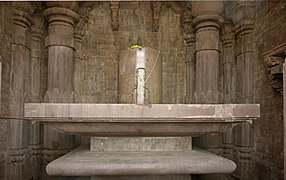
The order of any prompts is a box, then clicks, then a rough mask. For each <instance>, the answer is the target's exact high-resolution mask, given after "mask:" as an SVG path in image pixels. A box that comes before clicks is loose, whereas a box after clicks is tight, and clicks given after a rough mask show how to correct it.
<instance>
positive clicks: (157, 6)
mask: <svg viewBox="0 0 286 180" xmlns="http://www.w3.org/2000/svg"><path fill="white" fill-rule="evenodd" d="M162 5H163V3H162V2H152V3H151V8H152V17H153V25H152V31H153V32H158V30H159V19H160V12H161V8H162Z"/></svg>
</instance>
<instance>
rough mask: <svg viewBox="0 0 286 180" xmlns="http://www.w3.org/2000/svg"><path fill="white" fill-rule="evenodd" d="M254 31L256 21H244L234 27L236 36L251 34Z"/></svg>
mask: <svg viewBox="0 0 286 180" xmlns="http://www.w3.org/2000/svg"><path fill="white" fill-rule="evenodd" d="M253 29H254V20H249V19H242V20H240V21H239V22H237V23H236V24H235V26H234V32H235V36H236V37H239V36H241V35H246V34H251V33H252V31H253Z"/></svg>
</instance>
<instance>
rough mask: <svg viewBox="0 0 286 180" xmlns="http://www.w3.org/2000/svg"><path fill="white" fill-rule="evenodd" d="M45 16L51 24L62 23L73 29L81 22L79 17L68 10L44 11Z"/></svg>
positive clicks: (60, 8) (56, 8)
mask: <svg viewBox="0 0 286 180" xmlns="http://www.w3.org/2000/svg"><path fill="white" fill-rule="evenodd" d="M44 16H46V17H48V22H49V24H51V23H58V22H62V23H65V24H68V25H70V26H71V27H73V26H74V25H75V24H76V23H77V22H78V21H79V15H78V14H77V13H76V12H74V11H72V10H70V9H67V8H62V7H51V8H48V9H46V10H45V11H44Z"/></svg>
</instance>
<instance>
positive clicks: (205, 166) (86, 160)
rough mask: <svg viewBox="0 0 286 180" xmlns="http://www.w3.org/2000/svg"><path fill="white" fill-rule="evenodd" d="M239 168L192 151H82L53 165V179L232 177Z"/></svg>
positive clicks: (69, 155)
mask: <svg viewBox="0 0 286 180" xmlns="http://www.w3.org/2000/svg"><path fill="white" fill-rule="evenodd" d="M235 168H236V164H235V163H234V162H233V161H231V160H228V159H226V158H223V157H220V156H217V155H214V154H212V153H209V152H206V151H203V150H200V149H194V150H191V151H180V152H178V151H169V152H168V151H161V152H158V151H153V152H150V151H142V152H128V151H122V152H96V153H94V152H93V151H90V150H89V148H88V147H80V148H78V149H75V150H73V151H72V152H70V153H68V154H66V155H64V156H63V157H61V158H59V159H57V160H55V161H53V162H51V163H50V164H49V165H48V166H47V168H46V170H47V173H48V174H49V175H51V176H119V175H152V174H156V175H166V174H207V173H231V172H233V171H234V170H235Z"/></svg>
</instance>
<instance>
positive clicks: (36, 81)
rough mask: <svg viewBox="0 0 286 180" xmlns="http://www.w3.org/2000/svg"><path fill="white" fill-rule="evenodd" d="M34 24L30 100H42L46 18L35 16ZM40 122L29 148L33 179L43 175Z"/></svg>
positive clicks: (31, 138) (35, 126)
mask: <svg viewBox="0 0 286 180" xmlns="http://www.w3.org/2000/svg"><path fill="white" fill-rule="evenodd" d="M33 20H34V24H33V26H32V29H31V35H32V42H31V64H30V65H31V67H30V69H31V72H30V74H31V83H30V84H31V86H30V87H31V89H30V97H29V102H41V69H42V66H44V65H45V64H44V63H43V53H42V46H43V28H44V27H43V26H44V18H43V17H42V16H41V15H39V14H38V15H34V16H33ZM41 126H42V125H41V124H40V123H36V124H34V125H32V128H31V134H30V142H29V149H30V152H31V159H30V162H31V166H32V167H31V171H32V177H33V179H40V176H41V161H42V157H41V149H42V139H41V138H42V133H41V131H42V128H41Z"/></svg>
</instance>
